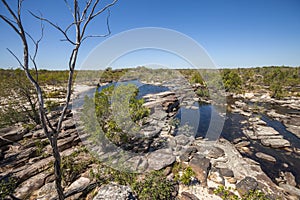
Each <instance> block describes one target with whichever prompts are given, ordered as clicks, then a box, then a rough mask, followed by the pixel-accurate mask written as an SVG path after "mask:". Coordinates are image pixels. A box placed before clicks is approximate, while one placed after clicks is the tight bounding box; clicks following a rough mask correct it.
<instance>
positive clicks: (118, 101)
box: [81, 84, 150, 145]
mask: <svg viewBox="0 0 300 200" xmlns="http://www.w3.org/2000/svg"><path fill="white" fill-rule="evenodd" d="M137 95H138V88H137V87H136V86H135V85H133V84H128V85H123V84H122V85H118V86H114V85H112V86H109V87H107V88H104V89H102V90H101V91H100V92H98V91H97V92H96V93H95V97H94V98H93V99H90V98H88V97H85V99H84V105H83V107H84V109H83V114H82V116H81V119H82V121H83V122H84V124H85V128H86V130H87V131H89V132H91V133H95V132H96V130H91V129H93V128H92V127H94V126H93V125H94V124H93V120H91V119H92V118H93V117H94V116H92V114H91V108H92V107H93V105H94V108H95V113H96V119H97V121H98V122H99V124H100V126H101V128H102V130H103V131H104V133H105V136H106V137H107V138H108V139H110V140H111V141H112V142H113V143H115V144H117V145H121V144H123V143H126V142H128V140H129V136H128V132H132V131H134V128H135V127H137V125H138V123H139V121H140V120H142V119H143V118H144V117H146V116H148V115H149V113H150V111H149V109H148V108H146V107H144V106H143V103H144V100H143V99H136V96H137ZM96 134H97V133H96ZM93 137H94V138H97V135H94V136H93Z"/></svg>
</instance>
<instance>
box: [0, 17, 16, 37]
mask: <svg viewBox="0 0 300 200" xmlns="http://www.w3.org/2000/svg"><path fill="white" fill-rule="evenodd" d="M0 18H1V19H3V20H4V21H5V22H6V23H7V24H8V25H9V26H11V27H12V28H13V30H14V31H15V32H17V34H18V35H20V32H19V29H18V28H17V27H16V26H15V25H14V23H15V24H16V22H13V21H12V20H11V19H9V18H7V17H6V16H4V15H0Z"/></svg>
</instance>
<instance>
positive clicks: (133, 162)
mask: <svg viewBox="0 0 300 200" xmlns="http://www.w3.org/2000/svg"><path fill="white" fill-rule="evenodd" d="M124 167H125V168H128V170H130V171H133V172H144V171H145V170H146V169H147V168H148V161H147V158H145V157H144V156H134V157H131V158H129V159H128V160H127V161H126V162H125V163H124Z"/></svg>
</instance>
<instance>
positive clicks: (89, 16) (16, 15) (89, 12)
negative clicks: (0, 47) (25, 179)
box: [0, 0, 118, 200]
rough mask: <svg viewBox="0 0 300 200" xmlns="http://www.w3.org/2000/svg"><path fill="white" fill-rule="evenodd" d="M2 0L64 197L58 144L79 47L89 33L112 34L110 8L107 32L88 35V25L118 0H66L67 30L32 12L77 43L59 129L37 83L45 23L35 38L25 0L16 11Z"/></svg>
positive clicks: (73, 52)
mask: <svg viewBox="0 0 300 200" xmlns="http://www.w3.org/2000/svg"><path fill="white" fill-rule="evenodd" d="M1 1H2V3H3V4H4V6H5V7H6V9H7V11H8V12H9V14H10V17H12V18H13V19H10V18H8V17H6V16H4V15H1V14H0V18H1V19H2V20H3V21H4V22H6V23H7V24H8V25H9V26H10V27H11V28H12V29H13V30H14V31H15V32H16V33H17V35H18V36H19V37H20V38H21V40H22V43H23V62H21V61H20V59H19V58H18V57H17V56H16V55H15V54H14V53H13V52H12V51H10V50H9V49H8V51H9V52H10V53H11V54H12V55H13V56H14V57H15V58H16V60H17V61H18V63H19V64H20V66H21V67H22V68H23V70H24V71H25V74H26V76H27V78H28V79H29V81H30V82H31V83H32V85H33V86H34V88H35V90H36V94H37V98H38V105H39V106H38V113H39V118H40V122H41V125H42V127H43V131H44V133H45V135H46V136H47V138H48V139H49V141H50V144H51V147H52V152H53V157H54V174H55V186H56V190H57V194H58V197H59V199H60V200H63V199H64V198H65V197H64V192H63V188H62V186H61V182H62V174H61V157H60V153H59V150H58V146H57V137H58V134H59V133H60V131H61V127H62V122H63V120H64V117H65V114H66V112H67V109H68V106H69V103H70V99H71V93H72V83H73V75H74V70H75V66H76V63H77V56H78V51H79V48H80V46H81V44H82V42H83V41H84V40H85V39H87V38H90V37H106V36H108V35H109V34H110V28H109V23H108V19H109V16H110V12H109V13H108V16H107V23H106V26H107V30H108V33H107V34H104V35H88V36H86V35H85V31H86V28H87V27H88V25H89V23H90V22H91V21H92V20H93V19H94V18H95V17H97V16H98V15H100V14H102V13H103V12H104V11H106V10H108V9H109V7H111V6H113V5H114V4H115V3H116V2H117V1H118V0H113V1H112V2H111V3H109V4H107V5H105V6H104V7H102V8H101V9H100V8H99V9H98V10H97V6H98V4H99V2H100V0H87V1H86V2H85V7H84V9H82V10H81V9H79V4H78V0H74V1H73V10H72V8H71V7H70V6H69V5H68V1H67V0H64V1H65V3H66V4H67V6H68V8H69V9H70V11H71V13H72V15H73V22H72V23H71V24H70V25H69V26H67V28H66V29H65V30H63V29H62V28H61V27H59V26H58V25H56V24H54V23H52V22H51V21H49V20H47V19H45V18H42V17H39V16H36V15H34V14H33V13H31V14H32V15H33V16H34V17H35V18H37V19H39V20H41V21H46V22H47V23H49V24H50V25H51V26H53V27H54V28H56V29H57V30H58V31H60V32H61V33H62V34H63V35H64V37H65V39H64V41H67V42H69V43H70V44H72V45H73V47H74V48H73V51H72V53H71V56H70V58H69V78H68V85H67V94H66V101H65V106H64V107H63V110H62V113H61V115H60V117H59V120H58V123H57V127H56V129H54V128H53V127H52V125H51V123H50V122H49V119H48V118H47V115H46V113H45V111H44V98H43V93H42V89H41V87H40V85H39V83H38V70H37V64H36V62H35V58H36V55H37V51H38V45H39V42H40V41H41V39H42V37H43V26H42V27H41V28H42V36H41V38H40V39H39V40H37V41H35V40H34V39H33V38H32V36H31V35H30V34H28V33H26V32H25V31H24V28H23V24H22V21H21V7H22V2H23V0H18V10H17V12H15V11H13V9H11V7H10V6H9V5H8V3H7V2H6V0H1ZM108 11H109V10H108ZM71 27H73V28H74V29H75V33H76V34H75V38H76V39H75V41H73V40H71V39H70V38H71V37H70V36H69V32H68V31H69V29H70V28H71ZM27 37H28V38H29V39H31V41H32V42H33V44H34V45H35V51H34V55H33V57H31V56H30V54H29V51H28V42H27ZM29 59H30V60H31V62H32V64H33V65H34V68H35V73H36V74H35V75H36V77H35V78H33V76H32V75H31V74H30V69H29ZM48 128H50V132H49V130H48Z"/></svg>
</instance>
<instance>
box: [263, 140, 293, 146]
mask: <svg viewBox="0 0 300 200" xmlns="http://www.w3.org/2000/svg"><path fill="white" fill-rule="evenodd" d="M261 143H262V145H264V146H267V147H272V148H283V147H290V146H291V143H290V142H289V141H288V140H286V139H281V138H264V139H261Z"/></svg>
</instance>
